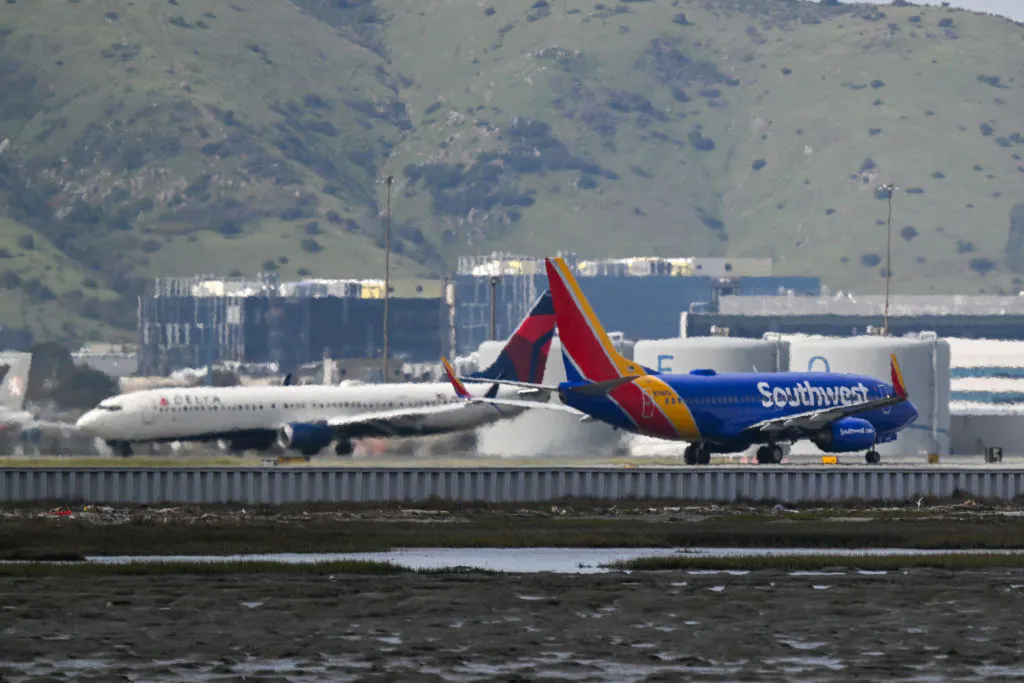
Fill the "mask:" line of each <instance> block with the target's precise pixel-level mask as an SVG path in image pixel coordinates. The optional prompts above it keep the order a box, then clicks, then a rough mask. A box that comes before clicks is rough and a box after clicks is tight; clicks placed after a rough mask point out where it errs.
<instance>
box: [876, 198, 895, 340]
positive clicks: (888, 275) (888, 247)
mask: <svg viewBox="0 0 1024 683" xmlns="http://www.w3.org/2000/svg"><path fill="white" fill-rule="evenodd" d="M878 189H880V190H885V191H886V192H887V193H888V199H889V218H888V220H887V221H886V238H885V314H884V316H885V317H884V323H883V325H882V334H883V336H886V337H888V336H889V283H890V281H891V280H892V194H893V192H895V191H896V190H898V189H899V188H898V187H896V185H894V184H893V183H889V184H887V185H882V186H881V187H879V188H878Z"/></svg>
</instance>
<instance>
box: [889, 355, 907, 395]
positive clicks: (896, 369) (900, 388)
mask: <svg viewBox="0 0 1024 683" xmlns="http://www.w3.org/2000/svg"><path fill="white" fill-rule="evenodd" d="M889 357H890V359H891V361H892V362H891V363H890V367H889V374H891V375H892V388H893V390H894V391H895V392H896V395H897V396H899V397H900V398H907V385H906V384H904V383H903V372H902V371H900V364H899V361H897V360H896V354H895V353H893V354H890V355H889Z"/></svg>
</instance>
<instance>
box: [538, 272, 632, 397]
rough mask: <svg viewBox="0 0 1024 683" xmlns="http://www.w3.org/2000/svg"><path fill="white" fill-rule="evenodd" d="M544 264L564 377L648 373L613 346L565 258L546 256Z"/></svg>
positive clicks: (595, 379) (599, 378)
mask: <svg viewBox="0 0 1024 683" xmlns="http://www.w3.org/2000/svg"><path fill="white" fill-rule="evenodd" d="M546 266H547V271H548V286H549V287H550V288H551V294H552V298H553V299H554V304H555V324H557V325H558V338H559V339H560V340H561V343H562V360H563V361H564V362H565V376H566V378H567V379H568V380H569V381H570V382H583V381H587V382H607V381H609V380H613V379H619V378H623V377H636V376H643V375H647V374H650V373H649V372H648V370H647V368H644V367H643V366H642V365H640V364H639V363H634V362H633V361H631V360H629V359H628V358H626V357H625V356H623V355H622V354H620V353H619V352H618V351H617V350H616V349H615V346H614V345H613V344H612V340H611V339H609V338H608V334H607V333H606V332H605V331H604V328H603V327H602V326H601V321H600V320H598V319H597V316H596V315H595V314H594V309H592V308H591V307H590V303H589V302H588V301H587V298H586V297H585V296H583V290H581V289H580V286H579V283H578V282H576V278H575V277H574V276H573V274H572V272H570V270H569V266H568V265H567V264H566V263H565V261H564V260H563V259H561V258H553V259H547V260H546Z"/></svg>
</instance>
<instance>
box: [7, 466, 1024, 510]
mask: <svg viewBox="0 0 1024 683" xmlns="http://www.w3.org/2000/svg"><path fill="white" fill-rule="evenodd" d="M956 493H960V494H966V495H970V496H974V497H977V498H982V499H1002V500H1009V499H1013V498H1016V497H1017V496H1020V495H1021V494H1022V493H1024V469H1019V470H1010V469H1002V468H999V469H997V468H994V467H993V468H984V469H982V468H975V469H968V468H949V467H942V468H940V467H934V468H927V469H922V468H902V469H900V468H863V469H860V468H858V469H849V470H837V469H826V468H820V467H789V468H769V467H721V468H719V467H712V468H707V469H673V468H635V469H613V468H508V469H504V468H477V469H472V468H408V469H405V468H359V469H356V468H351V469H350V468H320V469H313V468H294V469H289V468H280V469H278V468H272V467H267V468H96V469H89V468H60V469H45V468H10V469H3V470H0V502H15V501H60V502H64V503H77V502H89V503H143V504H144V503H247V504H269V505H273V504H283V503H313V502H385V501H422V500H426V499H429V498H439V499H443V500H455V501H486V502H493V503H504V502H527V501H553V500H561V499H566V498H590V499H598V500H627V499H632V500H643V499H650V500H680V501H702V502H733V501H780V502H809V501H840V500H869V501H882V500H887V501H901V500H915V499H917V498H919V497H922V496H926V497H933V498H949V497H951V496H953V495H954V494H956Z"/></svg>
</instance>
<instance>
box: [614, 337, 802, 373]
mask: <svg viewBox="0 0 1024 683" xmlns="http://www.w3.org/2000/svg"><path fill="white" fill-rule="evenodd" d="M633 359H634V360H635V361H636V362H638V363H640V364H642V365H645V366H647V367H649V368H651V369H653V370H657V371H658V372H674V373H678V374H684V373H687V372H689V371H690V370H696V369H711V370H714V371H716V372H755V371H757V372H785V371H786V370H788V369H789V342H786V341H780V340H776V339H771V340H768V339H741V338H737V337H685V338H682V337H680V338H677V339H642V340H640V341H638V342H637V343H636V347H635V348H634V351H633Z"/></svg>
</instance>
